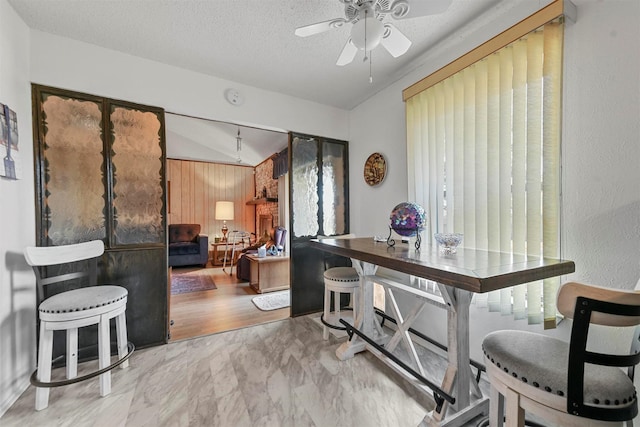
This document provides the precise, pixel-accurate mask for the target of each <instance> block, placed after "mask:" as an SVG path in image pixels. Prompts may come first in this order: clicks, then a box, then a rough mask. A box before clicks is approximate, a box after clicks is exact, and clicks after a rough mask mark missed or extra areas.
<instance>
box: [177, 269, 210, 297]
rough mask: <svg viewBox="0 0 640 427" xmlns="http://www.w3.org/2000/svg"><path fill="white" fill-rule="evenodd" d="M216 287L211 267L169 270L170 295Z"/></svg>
mask: <svg viewBox="0 0 640 427" xmlns="http://www.w3.org/2000/svg"><path fill="white" fill-rule="evenodd" d="M211 289H217V287H216V284H215V283H214V282H213V276H212V274H211V269H207V268H199V269H195V270H194V269H173V270H172V272H171V295H176V294H185V293H187V292H199V291H208V290H211Z"/></svg>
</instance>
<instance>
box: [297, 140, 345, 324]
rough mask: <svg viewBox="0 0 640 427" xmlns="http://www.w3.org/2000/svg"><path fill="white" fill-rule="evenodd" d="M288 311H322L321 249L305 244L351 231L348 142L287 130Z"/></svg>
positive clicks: (303, 312)
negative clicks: (289, 264)
mask: <svg viewBox="0 0 640 427" xmlns="http://www.w3.org/2000/svg"><path fill="white" fill-rule="evenodd" d="M289 153H291V154H290V156H291V158H290V161H291V168H290V172H291V173H290V179H289V188H290V195H291V197H290V200H291V202H290V222H291V224H290V226H289V228H290V229H291V230H293V233H292V236H291V315H292V316H300V315H303V314H307V313H313V312H318V311H321V310H322V307H323V301H324V280H323V276H322V274H323V272H324V254H323V253H321V252H319V251H317V250H316V249H312V248H310V247H309V240H310V239H313V238H316V237H317V236H318V235H337V234H346V233H348V232H349V183H348V176H349V174H348V145H347V142H346V141H337V140H331V139H328V138H322V137H317V136H309V135H300V134H291V135H290V147H289Z"/></svg>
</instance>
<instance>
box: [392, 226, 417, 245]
mask: <svg viewBox="0 0 640 427" xmlns="http://www.w3.org/2000/svg"><path fill="white" fill-rule="evenodd" d="M394 230H395V231H396V232H398V230H400V231H406V232H411V233H410V234H409V235H408V236H406V237H412V236H416V242H415V244H414V246H415V248H416V250H419V249H420V243H422V237H420V227H416V228H402V227H396V228H393V227H391V226H390V227H389V237H387V246H391V247H392V246H395V244H396V241H395V239H393V238H392V237H391V235H392V232H393V231H394ZM398 234H400V235H402V234H401V233H398Z"/></svg>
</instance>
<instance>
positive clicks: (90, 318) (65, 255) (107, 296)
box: [24, 240, 134, 411]
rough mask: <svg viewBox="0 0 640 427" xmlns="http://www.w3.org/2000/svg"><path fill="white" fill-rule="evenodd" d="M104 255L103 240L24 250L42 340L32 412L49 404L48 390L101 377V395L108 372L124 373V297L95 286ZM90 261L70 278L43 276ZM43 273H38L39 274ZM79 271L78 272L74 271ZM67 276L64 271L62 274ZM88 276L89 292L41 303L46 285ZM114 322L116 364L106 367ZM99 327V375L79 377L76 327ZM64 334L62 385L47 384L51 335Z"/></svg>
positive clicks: (127, 347) (121, 291) (129, 347)
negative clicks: (33, 284) (31, 274)
mask: <svg viewBox="0 0 640 427" xmlns="http://www.w3.org/2000/svg"><path fill="white" fill-rule="evenodd" d="M103 253H104V244H103V243H102V241H101V240H94V241H91V242H85V243H78V244H73V245H65V246H48V247H27V248H25V250H24V256H25V259H26V260H27V263H28V264H29V265H30V266H32V267H33V270H34V272H35V275H36V282H37V285H38V294H39V299H40V300H41V301H42V302H41V303H40V305H39V307H38V314H39V316H40V341H39V350H38V367H37V369H36V371H35V372H34V373H33V374H32V375H31V383H32V384H33V385H34V386H36V387H37V388H36V410H37V411H40V410H42V409H45V408H46V407H47V406H48V405H49V388H51V387H57V386H62V385H67V384H71V383H75V382H79V381H84V380H86V379H89V378H93V377H95V376H97V375H100V396H106V395H108V394H109V393H111V372H110V371H111V369H113V368H115V367H116V366H118V365H120V366H121V367H122V368H126V367H127V366H128V364H129V362H128V361H127V359H128V358H129V357H130V356H131V353H133V350H134V347H133V344H131V343H128V342H127V321H126V314H125V311H126V306H127V295H128V292H127V290H126V289H125V288H123V287H121V286H113V285H101V286H97V283H96V282H97V264H98V258H99V257H101V256H102V254H103ZM83 260H88V268H86V269H84V270H82V271H77V272H73V273H63V274H58V275H53V276H48V277H45V275H43V274H42V271H46V270H48V268H46V267H49V266H55V265H61V264H68V263H75V262H78V261H83ZM41 268H42V269H41ZM78 268H80V267H78ZM63 270H65V271H67V270H66V269H63ZM84 277H88V279H89V285H90V286H89V287H81V288H78V289H73V290H70V291H65V292H61V293H58V294H56V295H53V296H51V297H49V298H47V299H44V289H43V288H44V286H45V285H50V284H53V283H60V282H65V281H70V280H75V279H81V278H84ZM114 318H115V320H116V335H117V348H118V361H117V362H115V363H113V364H110V359H111V339H110V327H109V323H110V320H111V319H114ZM89 325H97V326H98V363H99V369H98V371H95V372H92V373H90V374H87V375H83V376H81V377H78V376H77V375H78V328H80V327H83V326H89ZM56 330H65V331H66V332H67V333H66V336H67V348H66V377H67V380H66V381H57V382H50V380H51V364H52V360H51V358H52V351H53V331H56Z"/></svg>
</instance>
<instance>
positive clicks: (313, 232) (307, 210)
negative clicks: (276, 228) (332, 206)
mask: <svg viewBox="0 0 640 427" xmlns="http://www.w3.org/2000/svg"><path fill="white" fill-rule="evenodd" d="M291 147H292V157H291V169H292V171H291V172H292V178H291V182H292V193H293V194H292V197H291V200H292V203H293V218H292V220H293V234H294V237H304V236H317V235H318V230H319V229H320V225H319V218H318V214H319V212H318V210H319V207H318V201H319V196H318V185H319V182H318V143H317V142H316V141H315V140H314V139H303V138H298V137H295V138H293V141H292V143H291Z"/></svg>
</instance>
